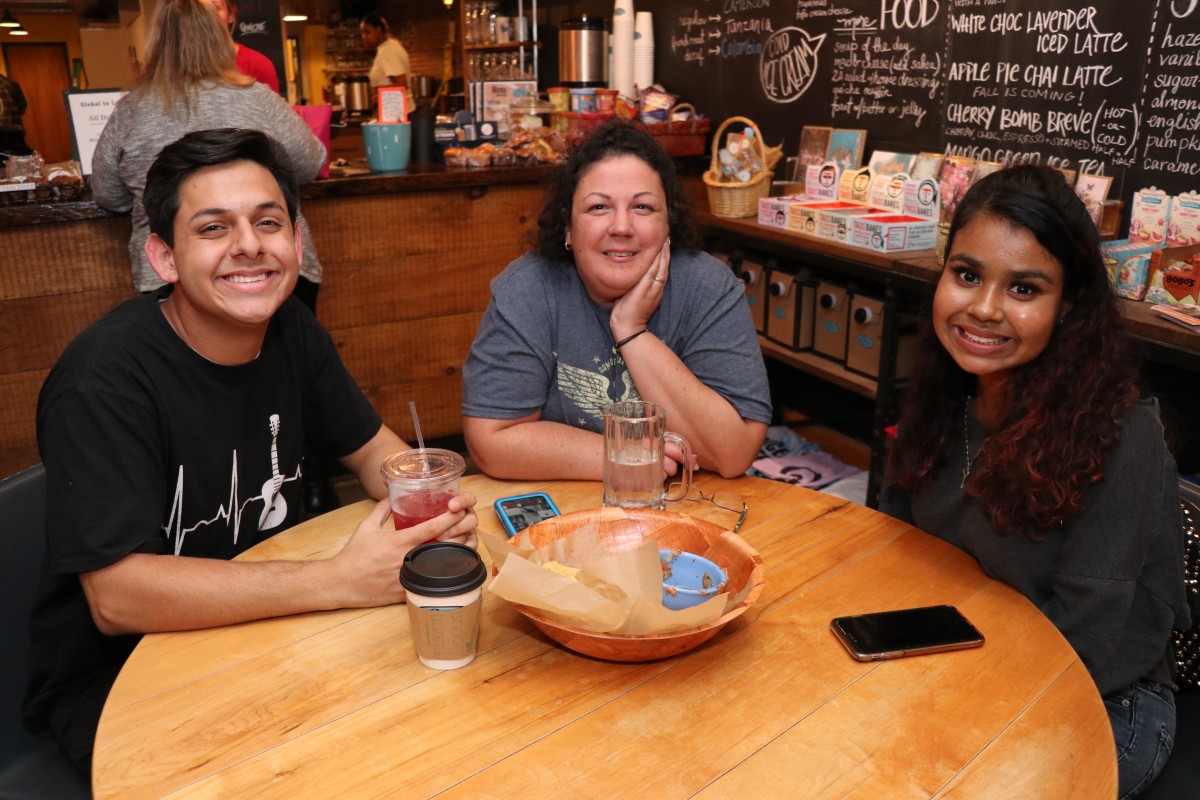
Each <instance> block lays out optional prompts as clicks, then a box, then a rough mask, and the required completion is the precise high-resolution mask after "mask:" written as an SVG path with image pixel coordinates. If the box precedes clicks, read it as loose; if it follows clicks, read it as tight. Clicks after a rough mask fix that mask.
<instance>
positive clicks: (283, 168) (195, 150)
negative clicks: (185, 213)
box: [142, 128, 300, 247]
mask: <svg viewBox="0 0 1200 800" xmlns="http://www.w3.org/2000/svg"><path fill="white" fill-rule="evenodd" d="M234 161H251V162H253V163H255V164H258V165H259V166H261V167H262V168H263V169H265V170H267V171H268V172H270V173H271V175H272V176H274V178H275V182H276V183H277V184H279V190H280V191H281V192H282V193H283V199H284V201H285V202H286V203H287V211H288V217H290V218H291V220H292V224H293V225H295V224H296V214H297V213H298V211H299V208H300V188H299V185H298V184H297V183H296V175H295V173H294V172H292V162H291V160H290V159H289V158H288V155H287V153H286V152H284V149H283V147H282V146H281V145H280V144H279V143H278V142H276V141H275V140H274V139H272V138H271V137H270V136H267V135H266V134H265V133H262V132H261V131H254V130H245V129H242V128H217V129H213V130H205V131H193V132H192V133H189V134H187V135H186V136H184V137H183V138H182V139H179V140H177V141H175V142H172V143H171V144H169V145H167V146H166V147H164V148H163V149H162V152H161V153H159V154H158V158H156V159H155V160H154V164H153V165H152V166H151V167H150V171H149V172H147V173H146V190H145V192H143V194H142V205H143V206H144V207H145V209H146V217H147V219H148V220H149V222H150V232H151V233H153V234H154V235H156V236H158V238H159V239H162V240H163V241H164V242H166V243H167V245H168V246H169V247H174V246H175V215H176V214H178V213H179V204H180V199H179V188H180V187H181V186H182V185H183V182H184V181H185V180H187V179H188V177H189V176H190V175H192V174H193V173H195V172H198V171H199V170H202V169H204V168H205V167H216V166H220V165H221V164H229V163H232V162H234Z"/></svg>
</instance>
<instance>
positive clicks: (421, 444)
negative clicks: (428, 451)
mask: <svg viewBox="0 0 1200 800" xmlns="http://www.w3.org/2000/svg"><path fill="white" fill-rule="evenodd" d="M408 410H409V411H411V412H412V418H413V430H414V431H416V434H417V449H418V450H420V451H421V466H422V467H424V468H425V471H426V472H429V461H428V460H426V458H425V437H424V436H422V435H421V420H419V419H417V401H416V400H409V401H408Z"/></svg>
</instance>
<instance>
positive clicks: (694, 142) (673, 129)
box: [646, 103, 712, 158]
mask: <svg viewBox="0 0 1200 800" xmlns="http://www.w3.org/2000/svg"><path fill="white" fill-rule="evenodd" d="M685 109H690V110H691V112H692V116H691V119H681V120H676V119H675V118H674V117H675V112H676V111H682V110H685ZM667 120H668V121H667V122H648V123H646V130H648V131H649V132H650V135H652V136H653V137H654V138H655V139H657V140H658V143H659V144H661V145H662V147H663V149H664V150H666V151H667V155H669V156H671V157H672V158H680V157H682V156H698V155H703V154H704V140H705V139H706V138H707V137H708V131H709V129H710V128H711V127H712V123H711V122H710V121H709V120H707V119H696V107H695V106H694V105H692V104H691V103H680V104H679V105H677V106H675V107H674V108H672V109H671V110H670V111H669V112H668V113H667Z"/></svg>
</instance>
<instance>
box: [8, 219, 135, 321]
mask: <svg viewBox="0 0 1200 800" xmlns="http://www.w3.org/2000/svg"><path fill="white" fill-rule="evenodd" d="M129 231H130V224H129V217H108V218H104V219H91V220H81V221H78V222H64V223H59V224H53V225H27V226H25V227H19V228H5V229H4V231H3V244H2V245H0V247H3V251H4V254H5V256H4V261H5V265H4V269H2V270H0V301H4V300H13V299H16V298H21V297H45V296H53V295H61V294H73V293H77V292H87V291H96V290H110V289H117V290H121V291H124V292H125V294H126V295H127V296H132V295H133V277H132V273H131V271H130V268H129V249H128V245H129Z"/></svg>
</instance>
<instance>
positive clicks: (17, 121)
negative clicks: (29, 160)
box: [0, 73, 32, 167]
mask: <svg viewBox="0 0 1200 800" xmlns="http://www.w3.org/2000/svg"><path fill="white" fill-rule="evenodd" d="M25 108H26V105H25V93H24V92H22V91H21V84H19V83H17V82H16V81H14V80H13V79H12V78H10V77H8V76H7V75H5V74H4V73H0V167H2V166H4V164H5V162H6V161H8V157H9V156H26V155H29V153H30V152H32V151H31V150H30V149H29V145H28V144H26V143H25V128H24V126H23V125H22V124H21V117H23V116H25Z"/></svg>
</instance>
